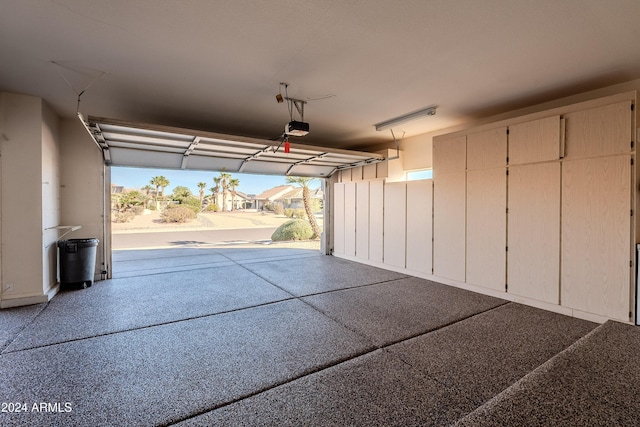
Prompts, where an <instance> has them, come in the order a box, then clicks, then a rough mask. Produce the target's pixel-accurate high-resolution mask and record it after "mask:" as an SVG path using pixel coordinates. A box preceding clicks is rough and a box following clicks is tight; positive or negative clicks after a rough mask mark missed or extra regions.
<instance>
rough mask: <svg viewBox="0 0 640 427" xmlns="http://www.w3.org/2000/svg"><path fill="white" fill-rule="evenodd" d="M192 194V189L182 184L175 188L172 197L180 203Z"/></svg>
mask: <svg viewBox="0 0 640 427" xmlns="http://www.w3.org/2000/svg"><path fill="white" fill-rule="evenodd" d="M191 196H192V193H191V190H189V189H188V188H187V187H183V186H182V185H179V186H177V187H176V188H174V189H173V192H172V193H171V199H172V200H175V201H176V202H179V203H184V201H185V200H186V199H187V198H189V197H191Z"/></svg>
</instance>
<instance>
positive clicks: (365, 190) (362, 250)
mask: <svg viewBox="0 0 640 427" xmlns="http://www.w3.org/2000/svg"><path fill="white" fill-rule="evenodd" d="M356 257H358V258H362V259H369V182H368V181H362V182H358V183H357V184H356Z"/></svg>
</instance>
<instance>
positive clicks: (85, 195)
mask: <svg viewBox="0 0 640 427" xmlns="http://www.w3.org/2000/svg"><path fill="white" fill-rule="evenodd" d="M0 144H1V145H0V154H1V156H0V284H1V287H0V307H2V308H6V307H13V306H20V305H29V304H37V303H41V302H46V301H48V300H49V299H51V298H52V297H53V296H54V295H55V294H56V293H57V292H58V289H59V286H58V283H57V270H58V268H57V265H58V262H57V247H56V242H57V241H58V240H59V238H60V237H61V235H62V233H64V232H65V230H61V229H60V228H59V227H60V226H70V225H82V227H83V228H82V229H81V230H79V231H76V232H73V233H71V234H68V235H66V236H65V237H64V238H85V237H95V238H98V239H100V242H101V243H100V246H99V248H98V257H97V258H98V259H97V263H96V274H95V279H96V280H98V279H100V278H104V277H102V275H101V274H100V272H101V271H102V270H103V269H106V268H105V266H108V265H110V264H111V261H110V259H109V257H110V251H109V250H106V251H105V247H107V248H108V247H109V245H110V231H109V230H107V229H105V227H107V226H108V225H110V222H109V218H108V214H109V212H108V210H107V211H106V215H107V222H106V224H105V222H104V221H103V218H104V216H105V200H106V199H105V190H104V189H105V188H109V176H108V173H107V174H106V176H104V175H103V171H104V167H103V162H102V155H101V152H100V150H98V148H97V146H96V145H95V143H94V142H93V140H92V139H91V138H90V137H89V135H88V133H87V132H86V130H85V129H84V127H83V126H82V124H81V123H80V122H79V120H64V121H60V120H59V118H58V117H57V116H56V114H55V113H54V112H53V111H52V110H51V108H50V107H49V106H48V105H47V104H46V103H45V102H43V101H42V99H40V98H36V97H32V96H27V95H20V94H13V93H0ZM105 181H106V184H107V185H106V186H105ZM105 254H107V256H106V257H105Z"/></svg>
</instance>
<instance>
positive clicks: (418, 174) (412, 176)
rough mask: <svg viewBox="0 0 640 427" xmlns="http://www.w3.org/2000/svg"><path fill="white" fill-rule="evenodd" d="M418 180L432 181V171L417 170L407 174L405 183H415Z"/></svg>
mask: <svg viewBox="0 0 640 427" xmlns="http://www.w3.org/2000/svg"><path fill="white" fill-rule="evenodd" d="M419 179H433V169H418V170H414V171H409V172H407V181H417V180H419Z"/></svg>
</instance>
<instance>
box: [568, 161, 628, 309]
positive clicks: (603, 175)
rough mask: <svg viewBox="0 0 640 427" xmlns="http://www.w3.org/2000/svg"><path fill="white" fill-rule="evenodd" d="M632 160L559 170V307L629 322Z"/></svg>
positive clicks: (571, 165) (574, 164)
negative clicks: (560, 199)
mask: <svg viewBox="0 0 640 427" xmlns="http://www.w3.org/2000/svg"><path fill="white" fill-rule="evenodd" d="M630 185H631V157H630V156H629V155H620V156H611V157H603V158H592V159H583V160H575V161H568V162H564V163H563V165H562V267H561V272H562V273H561V294H560V297H561V302H562V305H564V306H567V307H570V308H574V309H577V310H581V311H585V312H589V313H596V314H599V315H601V316H607V317H609V318H612V319H618V320H624V321H626V320H628V318H629V310H630V302H629V295H630V281H631V271H632V268H631V264H630V263H631V188H630Z"/></svg>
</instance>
